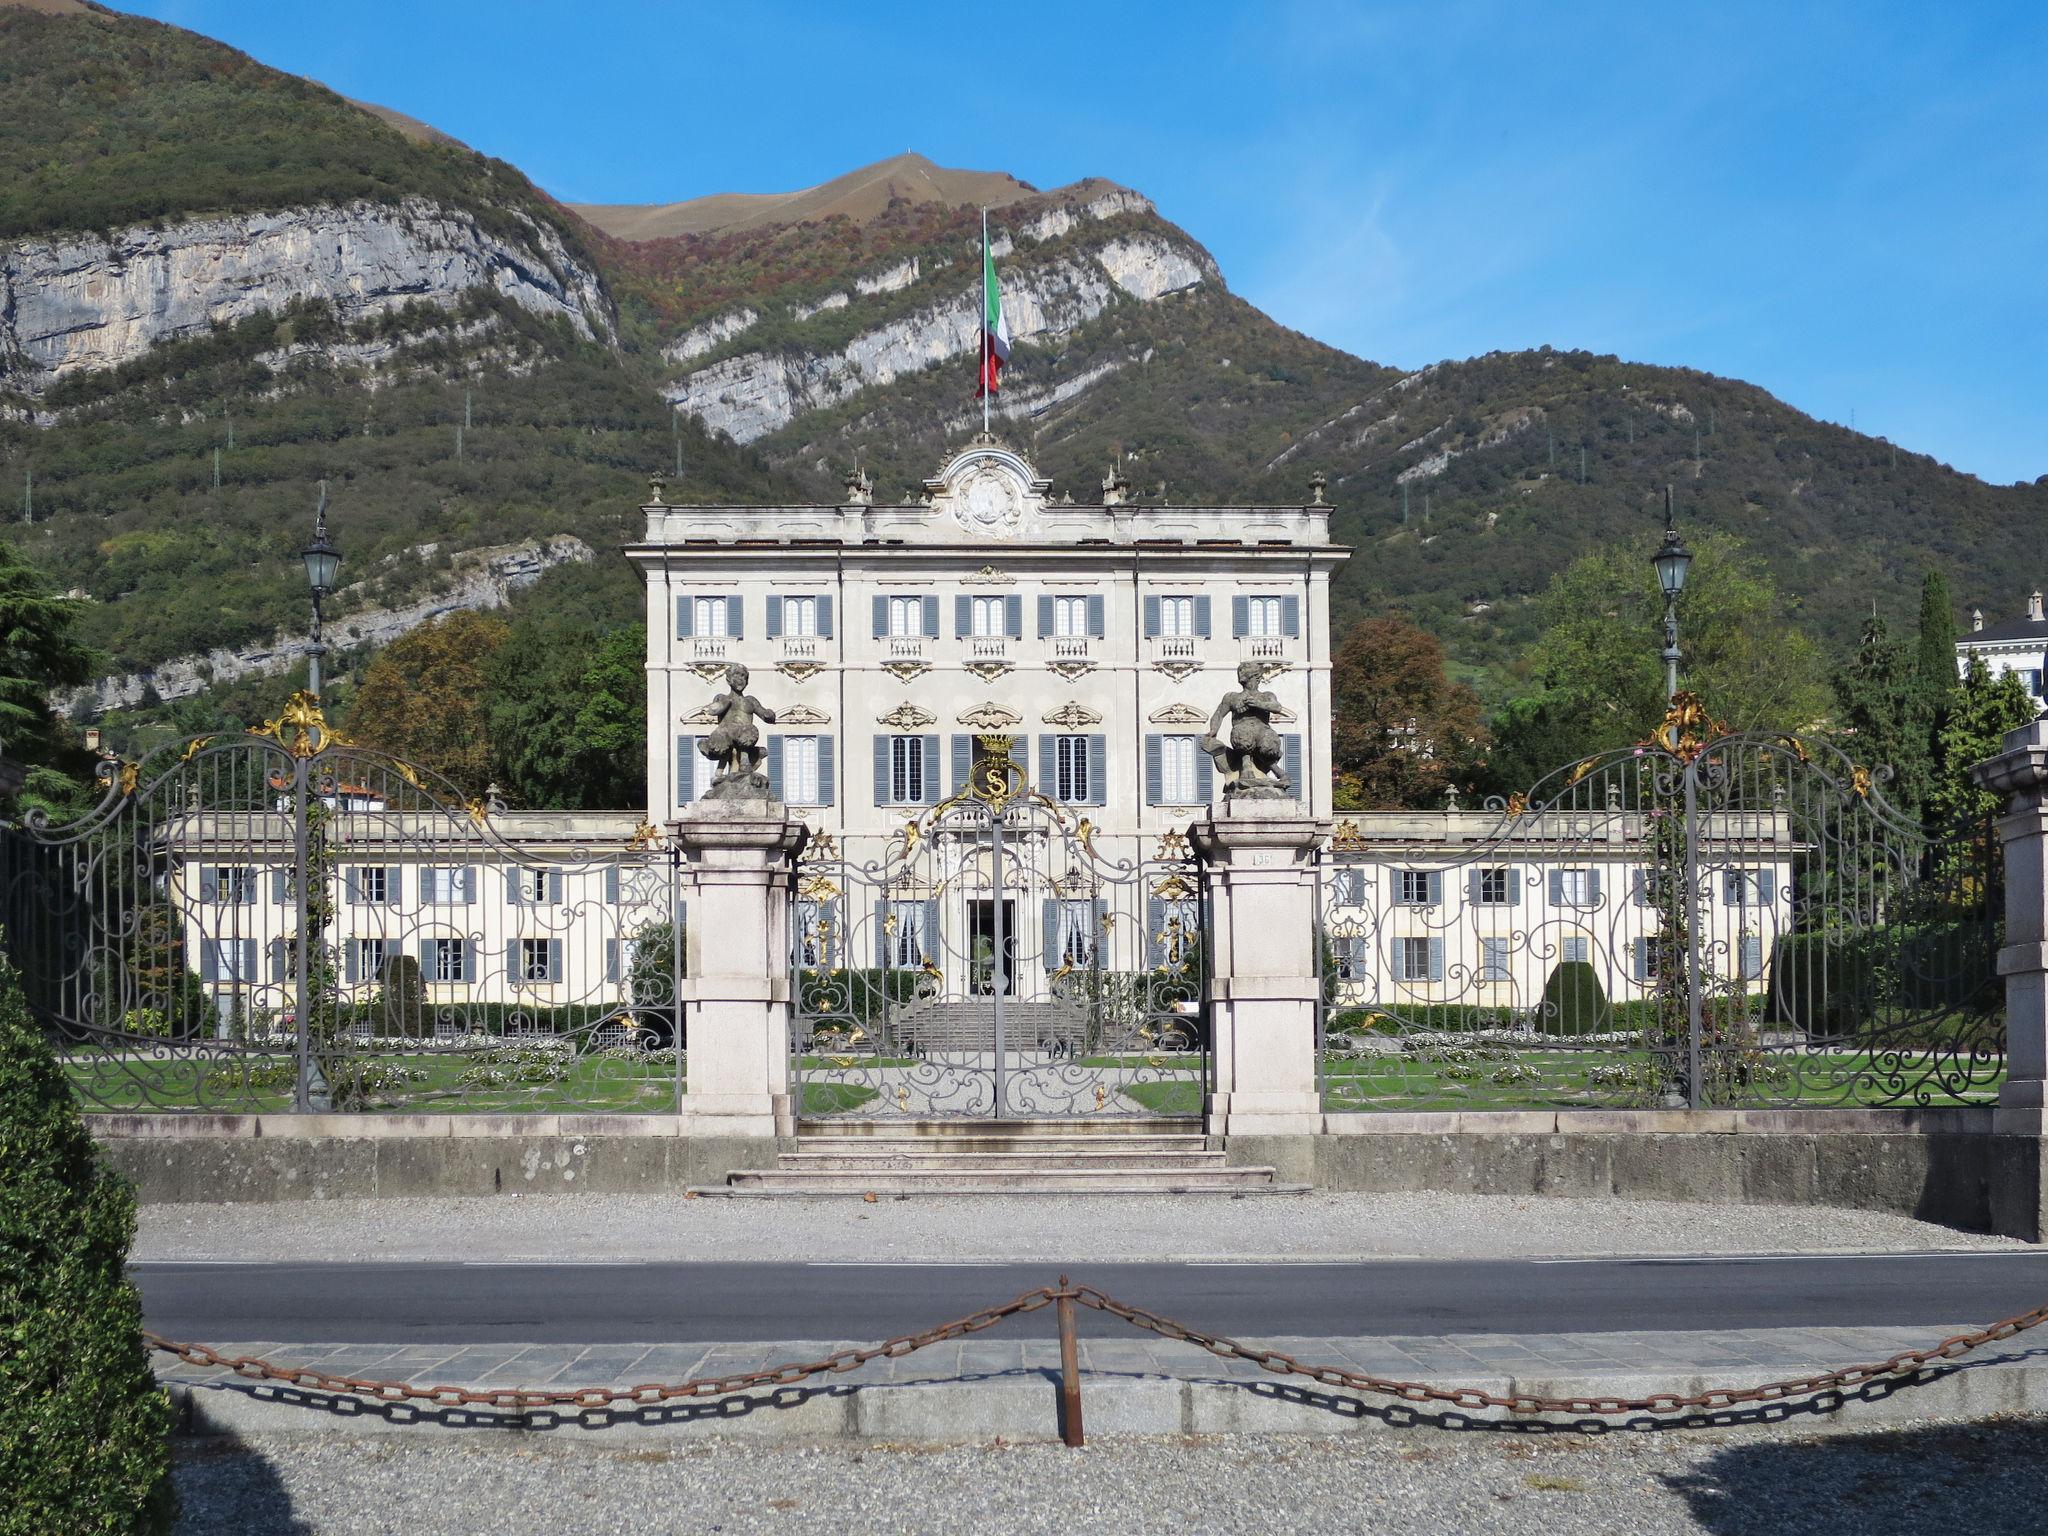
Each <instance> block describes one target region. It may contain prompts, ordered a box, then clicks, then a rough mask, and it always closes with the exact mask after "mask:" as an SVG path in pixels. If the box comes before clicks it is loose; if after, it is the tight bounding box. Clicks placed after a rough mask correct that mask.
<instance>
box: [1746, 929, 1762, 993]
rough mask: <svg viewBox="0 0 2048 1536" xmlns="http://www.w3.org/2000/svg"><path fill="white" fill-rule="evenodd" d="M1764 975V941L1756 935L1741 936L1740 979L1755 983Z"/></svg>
mask: <svg viewBox="0 0 2048 1536" xmlns="http://www.w3.org/2000/svg"><path fill="white" fill-rule="evenodd" d="M1763 973H1764V941H1763V940H1762V939H1761V938H1759V937H1758V936H1757V935H1756V934H1753V933H1746V934H1744V935H1743V936H1742V979H1743V980H1744V981H1755V980H1756V979H1757V978H1758V977H1759V976H1761V975H1763Z"/></svg>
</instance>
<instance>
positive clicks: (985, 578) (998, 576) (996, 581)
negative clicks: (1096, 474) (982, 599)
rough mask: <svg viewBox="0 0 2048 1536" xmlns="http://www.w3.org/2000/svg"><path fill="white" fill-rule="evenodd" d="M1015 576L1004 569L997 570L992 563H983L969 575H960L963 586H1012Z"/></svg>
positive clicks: (1015, 581) (1014, 582)
mask: <svg viewBox="0 0 2048 1536" xmlns="http://www.w3.org/2000/svg"><path fill="white" fill-rule="evenodd" d="M1016 584H1017V578H1016V577H1014V576H1012V575H1010V574H1009V573H1008V572H1006V571H999V570H997V569H996V568H995V567H994V566H992V565H984V566H983V567H982V568H981V569H980V570H978V571H976V572H974V573H973V574H972V575H970V576H962V577H961V578H960V585H961V586H963V587H1014V586H1015V585H1016Z"/></svg>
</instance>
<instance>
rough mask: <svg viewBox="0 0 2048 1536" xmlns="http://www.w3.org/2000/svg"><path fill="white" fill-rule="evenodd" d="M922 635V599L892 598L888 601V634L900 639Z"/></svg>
mask: <svg viewBox="0 0 2048 1536" xmlns="http://www.w3.org/2000/svg"><path fill="white" fill-rule="evenodd" d="M923 633H924V599H923V598H921V597H892V598H890V599H889V634H890V635H891V637H893V638H896V639H901V638H903V637H904V636H907V635H922V634H923Z"/></svg>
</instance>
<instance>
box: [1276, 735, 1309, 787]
mask: <svg viewBox="0 0 2048 1536" xmlns="http://www.w3.org/2000/svg"><path fill="white" fill-rule="evenodd" d="M1280 771H1281V772H1282V773H1284V774H1286V775H1287V782H1288V784H1289V785H1291V786H1292V787H1293V789H1294V793H1295V797H1296V798H1297V799H1300V800H1307V799H1308V796H1307V795H1306V794H1303V793H1302V788H1301V734H1300V732H1298V731H1289V732H1288V733H1287V734H1285V735H1284V736H1282V737H1281V738H1280Z"/></svg>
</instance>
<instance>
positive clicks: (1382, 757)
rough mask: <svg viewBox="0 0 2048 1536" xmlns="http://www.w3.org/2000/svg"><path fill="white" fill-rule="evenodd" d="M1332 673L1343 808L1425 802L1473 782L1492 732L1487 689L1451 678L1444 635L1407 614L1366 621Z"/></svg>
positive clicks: (1348, 639)
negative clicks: (1487, 722) (1483, 694)
mask: <svg viewBox="0 0 2048 1536" xmlns="http://www.w3.org/2000/svg"><path fill="white" fill-rule="evenodd" d="M1331 674H1332V677H1331V714H1332V720H1331V727H1330V756H1331V760H1332V764H1333V767H1334V769H1335V773H1336V797H1337V804H1338V806H1339V808H1341V809H1343V810H1353V811H1377V810H1398V809H1402V808H1416V809H1419V808H1422V807H1425V806H1434V805H1438V804H1440V803H1441V802H1442V800H1443V794H1444V791H1445V789H1447V788H1449V787H1450V786H1452V785H1453V784H1463V783H1467V782H1469V780H1470V778H1471V774H1472V770H1473V766H1474V760H1475V758H1476V756H1477V754H1478V750H1479V747H1480V744H1481V743H1482V742H1483V741H1484V739H1485V731H1484V728H1483V726H1482V725H1481V723H1480V709H1479V696H1478V695H1477V694H1475V693H1474V692H1473V691H1472V690H1471V689H1470V688H1467V687H1466V686H1465V685H1464V684H1463V683H1457V682H1453V681H1452V680H1451V679H1450V678H1449V677H1447V676H1446V675H1445V673H1444V651H1443V647H1442V646H1441V645H1440V644H1439V643H1438V642H1437V640H1436V637H1435V636H1433V635H1430V634H1427V633H1425V632H1424V631H1422V630H1420V629H1417V628H1416V627H1415V626H1414V625H1413V624H1410V623H1408V622H1407V621H1406V620H1404V619H1398V618H1379V619H1366V620H1364V621H1363V622H1361V623H1359V624H1357V625H1355V626H1353V628H1352V630H1351V633H1350V634H1349V635H1347V636H1345V639H1344V643H1343V644H1342V645H1341V646H1339V647H1338V649H1337V654H1336V656H1335V657H1334V658H1333V659H1332V664H1331Z"/></svg>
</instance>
